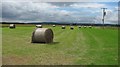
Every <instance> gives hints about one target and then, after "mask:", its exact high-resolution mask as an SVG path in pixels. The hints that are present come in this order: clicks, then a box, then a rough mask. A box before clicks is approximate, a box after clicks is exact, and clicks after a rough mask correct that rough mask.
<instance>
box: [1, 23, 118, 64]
mask: <svg viewBox="0 0 120 67" xmlns="http://www.w3.org/2000/svg"><path fill="white" fill-rule="evenodd" d="M44 27H47V28H51V29H52V30H53V32H54V42H53V43H51V44H43V43H42V44H41V43H31V36H32V32H33V30H34V29H35V26H17V27H16V29H9V28H8V27H3V28H2V52H3V53H2V56H3V57H2V61H3V65H117V64H118V30H117V29H111V28H105V29H102V28H99V27H93V28H91V29H90V28H80V29H79V28H78V27H77V26H75V28H74V30H70V29H69V26H67V28H66V29H61V26H56V27H52V25H44Z"/></svg>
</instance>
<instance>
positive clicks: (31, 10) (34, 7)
mask: <svg viewBox="0 0 120 67" xmlns="http://www.w3.org/2000/svg"><path fill="white" fill-rule="evenodd" d="M18 1H19V0H18ZM0 4H1V3H0ZM103 7H105V8H107V10H106V12H107V15H106V17H105V21H106V23H110V24H117V23H118V11H117V10H118V2H42V3H41V2H32V1H29V2H17V1H13V0H9V1H7V0H4V2H2V17H1V18H2V21H23V22H24V21H56V22H72V23H73V22H76V23H102V22H101V19H102V10H101V8H103ZM0 10H1V8H0Z"/></svg>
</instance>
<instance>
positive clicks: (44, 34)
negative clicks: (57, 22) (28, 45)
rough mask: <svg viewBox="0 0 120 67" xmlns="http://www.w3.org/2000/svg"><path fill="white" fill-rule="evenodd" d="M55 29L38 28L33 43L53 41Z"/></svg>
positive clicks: (33, 36) (33, 35) (34, 33)
mask: <svg viewBox="0 0 120 67" xmlns="http://www.w3.org/2000/svg"><path fill="white" fill-rule="evenodd" d="M53 37H54V34H53V31H52V30H51V29H49V28H37V29H35V31H34V32H33V34H32V43H52V42H53Z"/></svg>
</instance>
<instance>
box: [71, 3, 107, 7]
mask: <svg viewBox="0 0 120 67" xmlns="http://www.w3.org/2000/svg"><path fill="white" fill-rule="evenodd" d="M70 6H71V7H73V8H102V7H105V6H106V5H105V4H99V3H80V4H79V3H75V4H72V5H70Z"/></svg>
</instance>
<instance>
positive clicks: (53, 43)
mask: <svg viewBox="0 0 120 67" xmlns="http://www.w3.org/2000/svg"><path fill="white" fill-rule="evenodd" d="M59 43H60V42H52V43H46V44H50V45H55V44H59Z"/></svg>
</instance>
